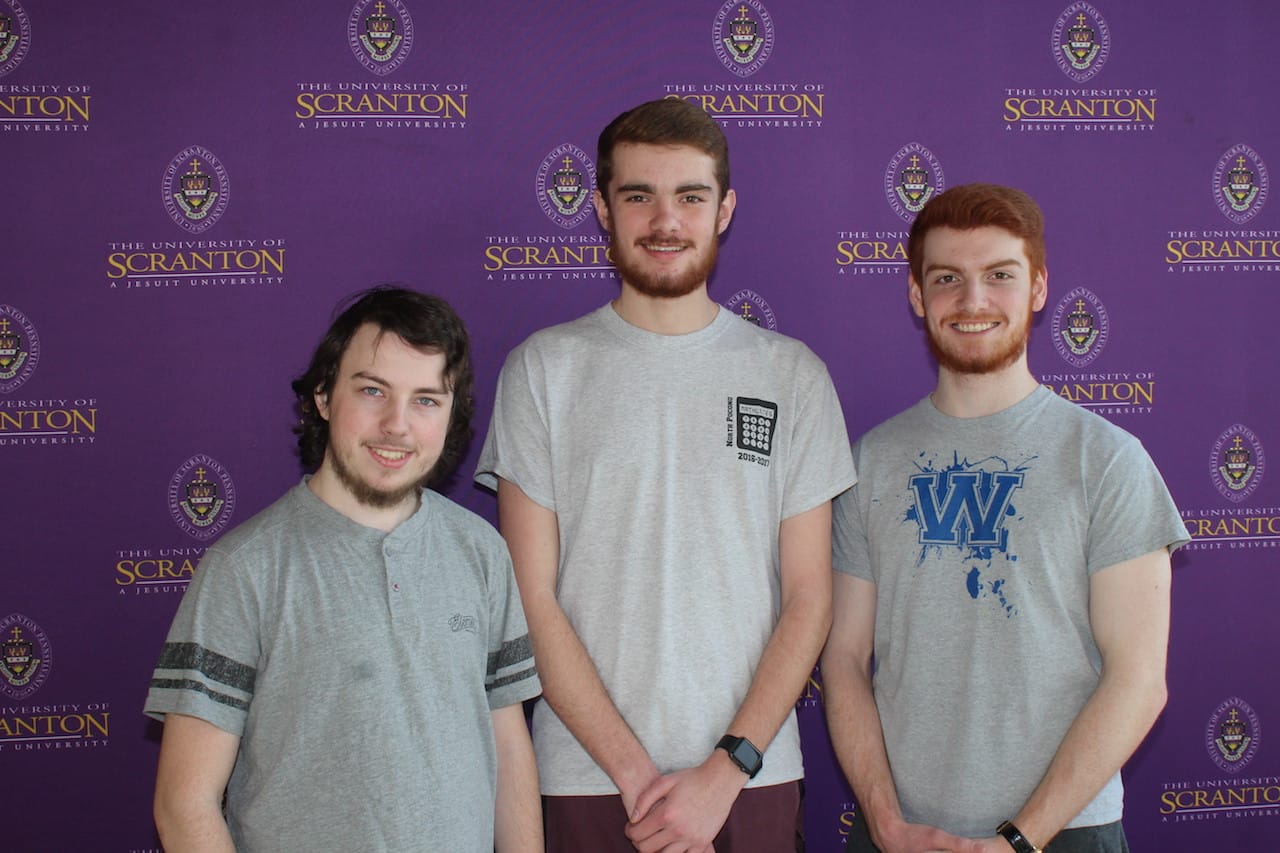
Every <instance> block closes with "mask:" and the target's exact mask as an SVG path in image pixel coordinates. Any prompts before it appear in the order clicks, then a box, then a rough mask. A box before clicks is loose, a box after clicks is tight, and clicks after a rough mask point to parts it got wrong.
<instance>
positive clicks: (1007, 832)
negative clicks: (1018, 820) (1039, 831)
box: [996, 820, 1043, 853]
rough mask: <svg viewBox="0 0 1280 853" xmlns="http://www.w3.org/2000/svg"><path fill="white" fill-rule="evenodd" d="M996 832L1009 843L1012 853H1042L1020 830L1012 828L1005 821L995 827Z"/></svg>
mask: <svg viewBox="0 0 1280 853" xmlns="http://www.w3.org/2000/svg"><path fill="white" fill-rule="evenodd" d="M996 832H997V833H999V835H1000V836H1001V837H1002V838H1004V840H1005V841H1008V842H1009V846H1010V847H1012V848H1013V850H1014V853H1043V851H1042V850H1041V849H1040V848H1039V847H1037V846H1035V845H1034V844H1032V843H1031V841H1030V840H1029V839H1028V838H1027V837H1026V836H1025V835H1023V834H1022V830H1020V829H1018V827H1016V826H1014V825H1013V824H1012V823H1010V822H1009V821H1007V820H1006V821H1005V822H1004V823H1002V824H1000V825H999V826H998V827H996Z"/></svg>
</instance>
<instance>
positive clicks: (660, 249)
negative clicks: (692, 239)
mask: <svg viewBox="0 0 1280 853" xmlns="http://www.w3.org/2000/svg"><path fill="white" fill-rule="evenodd" d="M645 248H646V249H648V250H649V251H650V252H679V251H682V250H683V249H684V246H654V245H648V246H645Z"/></svg>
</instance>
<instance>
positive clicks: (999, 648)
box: [822, 184, 1189, 853]
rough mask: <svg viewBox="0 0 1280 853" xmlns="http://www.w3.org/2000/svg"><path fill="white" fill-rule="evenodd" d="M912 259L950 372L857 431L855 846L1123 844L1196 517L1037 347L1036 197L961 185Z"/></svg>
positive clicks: (849, 523) (918, 306)
mask: <svg viewBox="0 0 1280 853" xmlns="http://www.w3.org/2000/svg"><path fill="white" fill-rule="evenodd" d="M908 259H909V262H910V279H909V282H908V298H909V299H910V302H911V307H912V309H913V310H914V311H915V313H916V316H918V317H920V318H921V320H922V321H923V325H924V330H925V334H926V337H927V339H928V343H929V349H930V350H931V352H932V353H933V355H934V358H935V359H936V360H937V363H938V382H937V387H936V388H935V389H934V390H933V393H931V394H930V395H929V396H928V397H927V398H925V399H924V400H922V401H920V402H919V403H917V404H916V405H915V406H913V407H911V408H910V409H908V410H906V411H905V412H903V413H901V414H899V415H898V416H896V417H894V418H892V419H890V420H889V421H887V422H886V423H884V424H881V425H880V426H878V427H876V428H875V429H873V430H871V431H870V432H869V433H867V434H866V435H865V436H863V437H862V439H860V440H859V441H858V442H857V444H856V445H855V447H854V462H855V465H856V466H857V469H858V475H859V481H858V484H857V485H856V486H855V487H854V488H853V489H852V490H851V491H849V492H847V493H845V494H844V495H843V496H841V497H840V498H839V499H838V500H837V501H836V509H835V514H834V515H835V521H834V531H835V532H834V552H835V558H834V567H835V569H836V572H835V583H834V604H833V624H832V629H831V636H830V638H829V640H828V643H827V647H826V651H825V652H824V654H823V659H822V671H823V677H824V687H825V694H824V697H825V704H826V710H827V719H828V722H829V724H830V730H831V737H832V740H833V742H834V744H835V747H836V753H837V755H838V757H839V759H840V763H841V766H842V767H843V769H844V771H845V774H846V775H847V776H848V778H849V781H850V783H851V784H852V786H853V789H854V792H855V794H856V796H857V800H858V805H859V808H858V817H857V820H856V825H855V827H854V830H853V831H852V832H851V834H850V837H849V848H850V850H853V851H873V850H879V851H883V853H917V851H936V850H949V851H956V853H1010V851H1011V850H1012V851H1015V853H1034V851H1038V850H1039V849H1040V848H1039V847H1037V846H1036V845H1037V844H1039V845H1044V846H1045V851H1046V853H1086V852H1087V853H1117V851H1124V850H1127V847H1126V846H1125V840H1124V833H1123V830H1122V828H1121V825H1120V817H1121V811H1122V807H1123V789H1122V787H1121V783H1120V767H1121V765H1123V764H1124V762H1125V761H1126V760H1127V759H1128V758H1129V756H1130V755H1131V754H1132V753H1133V751H1134V749H1136V748H1137V746H1138V744H1139V743H1141V741H1142V739H1143V738H1144V737H1145V736H1146V734H1147V732H1148V730H1149V729H1150V728H1151V725H1152V723H1154V722H1155V719H1156V717H1157V716H1158V715H1159V713H1160V711H1161V709H1162V708H1163V707H1164V703H1165V695H1166V688H1165V675H1164V673H1165V655H1166V650H1167V645H1168V633H1169V574H1170V571H1169V554H1170V552H1171V551H1172V550H1173V549H1174V548H1176V547H1178V546H1179V545H1181V544H1183V543H1185V542H1186V541H1188V538H1189V537H1188V535H1187V532H1186V529H1185V528H1184V526H1183V524H1182V521H1181V519H1180V518H1179V516H1178V512H1177V509H1176V508H1175V507H1174V505H1173V501H1172V499H1171V498H1170V496H1169V492H1168V489H1167V488H1166V487H1165V484H1164V481H1163V480H1162V479H1161V477H1160V474H1159V472H1158V471H1157V470H1156V468H1155V466H1154V465H1153V464H1152V462H1151V459H1150V457H1148V455H1147V453H1146V451H1145V450H1144V449H1143V448H1142V445H1141V444H1140V443H1139V442H1138V440H1137V439H1135V438H1134V437H1133V436H1131V435H1129V434H1128V433H1126V432H1124V431H1123V430H1121V429H1119V428H1118V427H1116V426H1114V425H1112V424H1110V423H1109V422H1107V421H1106V420H1104V419H1103V418H1101V417H1099V416H1098V415H1096V414H1094V413H1092V412H1088V411H1086V410H1084V409H1081V408H1079V407H1077V406H1075V405H1073V404H1071V403H1069V402H1067V401H1065V400H1063V399H1061V398H1060V397H1058V396H1056V395H1055V394H1054V393H1053V392H1052V391H1051V390H1050V389H1048V388H1046V387H1043V386H1041V385H1040V383H1039V382H1038V381H1037V380H1036V378H1035V377H1034V376H1033V375H1032V374H1031V371H1030V370H1029V369H1028V367H1027V339H1028V336H1029V334H1030V330H1031V321H1032V315H1033V313H1034V312H1037V311H1039V310H1041V309H1042V308H1043V307H1044V304H1045V299H1046V295H1047V282H1048V271H1047V269H1046V267H1045V249H1044V226H1043V218H1042V216H1041V213H1040V210H1039V208H1038V207H1037V206H1036V204H1035V202H1034V201H1032V200H1031V198H1030V197H1028V196H1027V195H1026V194H1025V193H1022V192H1020V191H1018V190H1013V189H1009V188H1007V187H1000V186H994V185H990V184H970V185H966V186H960V187H955V188H953V189H950V190H947V191H946V192H944V193H942V194H941V195H939V196H937V197H935V198H934V199H933V200H932V201H930V202H929V204H928V205H926V206H925V208H924V209H923V210H922V211H921V212H920V214H919V216H918V217H917V218H916V220H915V223H914V224H913V226H912V229H911V234H910V237H909V241H908ZM873 656H874V660H875V666H874V668H873V666H872V658H873Z"/></svg>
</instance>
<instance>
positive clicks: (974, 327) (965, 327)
mask: <svg viewBox="0 0 1280 853" xmlns="http://www.w3.org/2000/svg"><path fill="white" fill-rule="evenodd" d="M950 325H951V328H953V329H955V330H956V331H957V332H965V333H968V334H973V333H976V332H985V331H987V330H989V329H994V328H995V327H996V326H999V325H1000V324H999V323H997V322H995V321H994V320H990V321H987V322H985V323H951V324H950Z"/></svg>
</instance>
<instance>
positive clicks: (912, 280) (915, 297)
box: [907, 274, 924, 317]
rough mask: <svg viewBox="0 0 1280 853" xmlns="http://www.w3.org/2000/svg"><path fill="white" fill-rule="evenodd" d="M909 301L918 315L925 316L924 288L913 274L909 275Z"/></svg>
mask: <svg viewBox="0 0 1280 853" xmlns="http://www.w3.org/2000/svg"><path fill="white" fill-rule="evenodd" d="M907 301H909V302H910V303H911V310H912V311H915V312H916V316H917V317H924V290H923V289H922V288H921V287H920V283H919V282H918V281H916V277H915V276H914V275H911V274H908V275H907Z"/></svg>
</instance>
